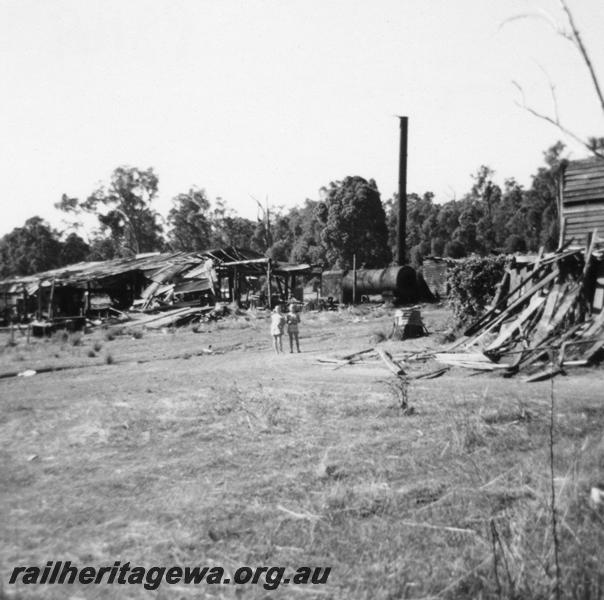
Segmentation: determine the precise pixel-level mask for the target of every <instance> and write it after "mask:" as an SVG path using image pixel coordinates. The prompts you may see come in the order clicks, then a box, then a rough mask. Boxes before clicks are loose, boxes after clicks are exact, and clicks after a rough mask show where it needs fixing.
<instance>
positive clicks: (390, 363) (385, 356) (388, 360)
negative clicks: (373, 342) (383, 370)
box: [375, 348, 405, 377]
mask: <svg viewBox="0 0 604 600" xmlns="http://www.w3.org/2000/svg"><path fill="white" fill-rule="evenodd" d="M375 351H376V352H377V353H378V355H379V357H380V358H381V359H382V360H383V361H384V364H385V365H386V366H387V367H388V369H390V371H392V372H393V373H394V374H395V375H396V376H397V377H401V376H403V377H404V376H405V370H404V369H403V367H402V366H401V365H400V364H398V363H396V362H394V360H393V358H392V355H391V354H390V353H389V352H387V351H386V350H384V349H383V348H375Z"/></svg>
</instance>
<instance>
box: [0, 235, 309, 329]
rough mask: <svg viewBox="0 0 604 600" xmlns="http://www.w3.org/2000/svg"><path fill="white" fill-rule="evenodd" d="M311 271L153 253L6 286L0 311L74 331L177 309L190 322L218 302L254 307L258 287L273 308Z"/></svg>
mask: <svg viewBox="0 0 604 600" xmlns="http://www.w3.org/2000/svg"><path fill="white" fill-rule="evenodd" d="M311 271H312V267H311V266H310V265H306V264H303V265H292V264H288V263H280V262H276V261H272V260H271V259H269V258H267V257H264V256H262V255H260V254H258V253H257V252H254V251H252V250H247V249H241V248H234V247H227V248H219V249H214V250H208V251H206V252H199V253H197V252H177V253H169V254H166V253H164V254H160V253H151V254H143V255H137V256H135V257H132V258H119V259H114V260H108V261H98V262H81V263H77V264H74V265H69V266H66V267H63V268H60V269H55V270H52V271H46V272H43V273H37V274H35V275H29V276H24V277H13V278H10V279H6V280H3V281H0V302H1V304H0V307H1V309H2V317H3V320H4V321H5V322H14V321H20V322H25V321H30V320H32V319H35V320H37V321H41V320H44V321H47V322H53V323H55V324H57V323H58V324H60V322H61V321H65V322H68V323H69V325H70V326H72V327H74V328H78V326H81V324H82V322H83V321H85V318H86V317H89V318H90V317H92V318H94V317H108V316H111V314H114V315H115V314H120V315H121V316H125V315H124V311H137V312H154V311H169V310H178V311H180V312H179V313H178V315H175V316H179V317H182V318H184V317H187V316H190V315H194V314H196V313H198V312H199V310H198V309H200V308H201V307H209V308H207V310H211V308H213V307H214V305H215V304H216V303H217V302H229V303H231V302H234V303H237V304H244V305H249V304H250V302H251V297H252V296H253V295H254V293H255V292H257V291H258V287H259V285H260V284H263V286H264V287H265V289H266V291H265V292H264V293H262V294H260V296H262V303H265V304H268V305H269V306H270V305H271V304H272V303H274V302H276V301H281V300H283V299H287V298H288V297H291V296H294V295H295V294H296V292H297V291H298V289H299V288H298V287H297V286H296V279H297V277H298V276H300V275H304V274H306V273H309V272H311ZM261 278H264V280H265V281H263V280H261ZM273 284H274V285H273ZM275 286H276V289H277V293H276V294H273V293H272V290H273V289H274V287H275ZM183 311H184V312H183Z"/></svg>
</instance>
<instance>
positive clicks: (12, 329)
mask: <svg viewBox="0 0 604 600" xmlns="http://www.w3.org/2000/svg"><path fill="white" fill-rule="evenodd" d="M10 345H11V346H14V345H15V324H14V323H13V322H12V321H11V322H10Z"/></svg>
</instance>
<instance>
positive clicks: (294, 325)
mask: <svg viewBox="0 0 604 600" xmlns="http://www.w3.org/2000/svg"><path fill="white" fill-rule="evenodd" d="M286 320H287V333H288V334H289V351H290V353H292V352H293V351H294V340H295V341H296V349H297V350H298V352H300V340H299V339H298V324H299V323H300V315H299V314H298V313H297V312H296V305H295V304H294V303H293V302H292V303H291V304H290V305H289V312H288V313H287V316H286Z"/></svg>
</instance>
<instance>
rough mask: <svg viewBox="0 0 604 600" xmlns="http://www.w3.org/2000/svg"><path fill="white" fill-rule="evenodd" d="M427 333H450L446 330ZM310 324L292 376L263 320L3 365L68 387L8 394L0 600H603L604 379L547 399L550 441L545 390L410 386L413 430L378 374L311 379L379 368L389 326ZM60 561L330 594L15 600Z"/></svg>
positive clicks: (136, 589) (169, 592)
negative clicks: (322, 570)
mask: <svg viewBox="0 0 604 600" xmlns="http://www.w3.org/2000/svg"><path fill="white" fill-rule="evenodd" d="M423 311H424V319H425V321H426V323H427V325H428V328H429V329H430V330H431V331H432V332H435V331H438V330H439V329H444V328H445V321H446V319H447V314H446V312H445V311H443V310H442V309H434V308H430V307H424V309H423ZM302 317H303V321H302V325H301V334H302V335H301V346H302V351H303V352H302V353H301V354H291V355H290V354H289V352H288V353H286V354H284V355H282V356H275V355H274V354H273V352H272V350H271V347H270V339H269V335H268V322H267V321H266V319H264V318H262V317H260V316H258V318H248V319H244V318H241V319H238V320H237V321H231V322H229V321H224V322H222V323H215V324H212V325H202V326H200V327H198V328H197V331H194V330H193V328H186V329H183V330H178V331H176V332H166V333H163V332H154V333H151V332H144V334H143V335H142V336H140V335H139V334H137V335H132V332H131V331H128V330H127V329H124V330H121V331H117V332H114V334H110V335H108V331H109V330H107V331H97V332H95V333H93V334H87V335H84V336H81V337H80V338H79V339H78V340H77V341H76V342H75V343H74V339H75V338H69V337H67V338H64V337H63V336H56V337H55V339H52V340H50V341H40V340H36V341H33V342H32V343H31V344H30V345H27V344H26V342H25V340H24V339H23V338H22V337H19V336H17V338H16V340H17V344H16V345H15V346H3V351H2V353H1V355H0V371H1V372H3V373H10V372H18V371H20V372H23V371H25V370H28V369H34V370H35V369H37V368H41V367H44V366H55V367H69V368H65V369H64V370H61V371H55V372H46V373H38V374H36V375H34V376H31V377H10V378H6V379H0V397H1V399H2V411H1V413H0V452H1V457H0V477H1V481H2V487H1V491H0V502H1V513H2V519H1V521H0V539H2V542H3V543H2V544H1V545H0V559H1V566H2V588H0V597H3V598H38V597H39V598H42V597H44V598H73V599H74V600H75V599H77V598H114V597H115V598H117V597H120V598H125V597H127V598H135V599H136V598H144V597H148V596H149V595H152V596H154V597H155V598H159V599H172V598H204V597H210V598H240V597H244V598H273V597H275V598H290V597H291V598H296V597H302V598H338V599H340V598H341V599H344V598H358V599H383V600H386V599H398V598H551V597H556V586H557V585H558V586H559V587H558V591H559V593H560V597H564V598H566V597H575V598H598V597H601V596H602V595H603V594H604V561H603V558H604V555H603V551H602V547H603V542H604V539H603V532H604V522H603V516H604V512H602V511H601V510H600V508H599V507H598V506H596V505H592V504H590V489H591V487H592V486H594V485H596V484H598V483H600V482H601V481H602V479H604V477H603V468H604V436H603V435H602V434H603V429H602V426H603V423H604V404H603V400H604V393H603V391H602V389H603V383H604V378H603V376H602V370H601V368H600V369H589V370H584V371H577V372H575V373H573V375H572V376H568V377H559V378H557V379H556V380H555V381H554V387H553V394H554V412H553V429H552V428H551V427H550V417H551V414H550V409H551V397H552V387H551V383H550V382H544V383H538V384H527V383H523V382H522V381H520V379H515V378H512V379H502V378H501V377H500V376H499V375H491V374H488V375H485V374H478V375H477V374H475V373H473V372H471V371H462V370H451V371H450V372H449V373H446V374H445V375H444V376H442V377H440V378H438V379H432V380H421V379H420V380H413V381H411V383H410V385H409V388H408V390H407V393H408V400H409V403H410V405H411V407H412V408H413V410H412V411H407V412H403V411H401V410H400V408H399V405H398V400H397V396H396V394H395V393H394V391H393V389H392V385H391V383H392V380H393V378H394V377H393V375H392V374H391V373H390V372H389V371H388V370H387V369H386V368H384V366H383V365H382V363H381V362H380V361H379V360H378V359H367V360H365V361H363V362H362V363H359V364H353V365H344V366H341V365H338V364H334V363H318V362H317V359H318V358H319V357H326V356H337V355H340V356H341V355H344V354H347V353H351V352H354V351H355V350H360V349H363V348H367V347H370V346H371V344H372V343H373V340H376V339H377V338H380V339H381V337H382V336H383V335H384V334H387V333H388V331H389V328H390V326H391V315H390V314H389V313H388V311H385V310H384V311H374V312H372V313H363V312H362V311H355V312H354V313H342V314H336V313H320V314H315V315H306V314H303V315H302ZM370 340H372V341H371V342H370ZM5 342H6V340H4V341H3V344H4V343H5ZM284 342H285V343H284V346H285V348H286V349H287V350H288V344H287V340H284ZM210 346H211V349H212V351H213V354H208V353H206V352H205V350H207V349H208V348H209V347H210ZM386 346H387V347H388V348H389V349H390V350H391V351H392V352H393V353H394V354H397V353H402V352H403V351H404V350H406V349H421V348H424V347H425V348H434V347H436V346H437V341H436V335H435V334H433V335H431V336H430V337H429V338H421V339H416V340H408V341H403V342H386ZM108 356H111V360H108V359H107V357H108ZM432 366H433V367H436V366H437V365H436V363H434V365H432ZM413 368H414V369H416V370H422V369H429V368H430V364H427V365H424V364H416V365H414V366H413ZM552 437H553V444H554V445H553V449H554V465H553V467H554V481H553V484H554V485H553V488H554V492H555V498H556V508H557V512H556V516H557V523H556V525H557V538H558V543H557V544H555V543H554V540H553V529H552V511H551V498H552V485H551V483H552V482H551V477H550V439H552ZM555 549H557V550H558V565H559V572H558V574H557V572H556V557H555ZM48 560H71V561H72V562H73V563H75V564H80V565H96V566H101V565H111V564H113V563H114V561H116V560H120V561H122V563H124V562H126V561H130V562H131V563H132V564H140V565H145V566H152V565H160V566H171V565H191V566H194V565H219V566H222V567H224V569H225V571H226V572H227V573H232V572H234V571H235V569H236V568H237V567H239V566H242V565H249V566H256V565H267V566H269V565H277V566H284V567H290V568H291V569H295V568H296V567H298V566H302V565H311V566H329V567H331V573H330V576H329V580H328V582H327V584H325V585H318V586H312V585H308V586H281V587H279V588H278V589H277V590H274V591H267V590H266V589H264V588H263V586H262V585H245V586H236V585H222V586H209V585H202V586H186V585H168V584H166V583H163V584H162V585H161V586H160V587H159V589H158V590H157V591H154V592H149V591H146V590H144V589H143V588H142V586H128V587H127V588H124V587H123V586H122V587H121V589H120V588H118V587H117V586H112V585H97V586H81V585H73V586H59V585H55V586H48V585H46V586H44V585H39V586H35V585H20V586H14V585H9V584H8V578H9V575H10V572H11V571H12V568H13V567H14V566H17V565H40V566H43V565H44V564H45V563H46V561H48Z"/></svg>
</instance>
